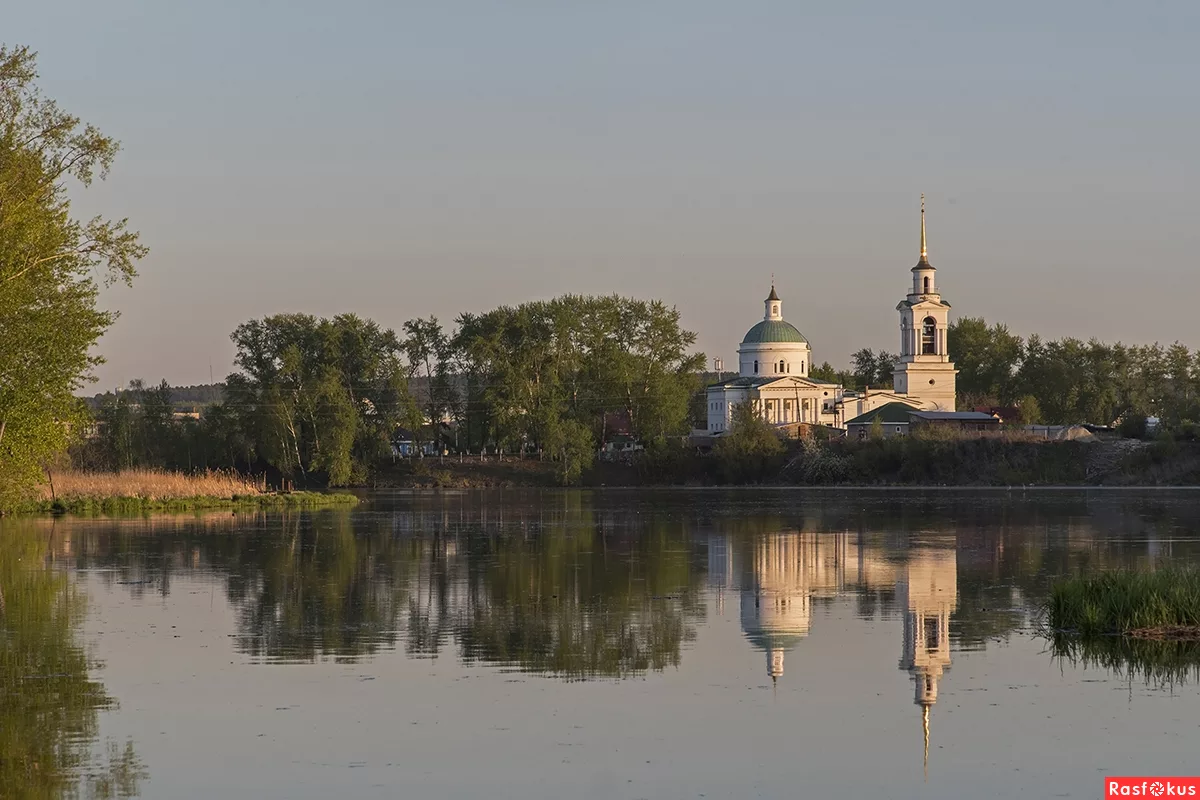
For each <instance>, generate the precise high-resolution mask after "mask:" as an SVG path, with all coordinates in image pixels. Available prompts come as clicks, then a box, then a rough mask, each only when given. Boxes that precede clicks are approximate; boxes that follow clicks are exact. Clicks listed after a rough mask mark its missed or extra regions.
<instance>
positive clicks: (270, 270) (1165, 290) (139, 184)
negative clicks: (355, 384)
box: [0, 0, 1200, 387]
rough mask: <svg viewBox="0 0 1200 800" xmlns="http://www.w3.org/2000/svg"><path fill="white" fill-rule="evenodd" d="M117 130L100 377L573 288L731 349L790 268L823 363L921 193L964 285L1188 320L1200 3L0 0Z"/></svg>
mask: <svg viewBox="0 0 1200 800" xmlns="http://www.w3.org/2000/svg"><path fill="white" fill-rule="evenodd" d="M3 19H4V24H3V30H2V32H0V40H3V41H5V42H6V43H9V44H17V43H20V44H28V45H30V46H32V47H33V48H35V49H36V50H38V51H39V53H40V66H41V72H42V81H41V83H42V86H43V88H44V90H45V91H46V92H47V93H48V94H50V95H51V96H53V97H55V98H57V99H59V100H60V101H61V102H62V103H63V104H64V105H65V106H66V107H67V108H68V109H70V110H72V111H74V112H76V113H78V114H80V115H81V116H83V117H84V118H85V119H87V120H89V121H92V122H95V123H96V124H98V125H99V126H100V127H101V128H102V129H103V130H104V131H106V132H108V133H110V134H112V135H115V136H117V137H118V138H120V139H121V140H122V142H123V144H124V152H123V153H122V156H121V158H120V159H119V161H118V163H117V165H116V168H115V170H114V173H113V175H112V177H111V178H110V179H109V181H108V182H107V183H106V184H105V185H103V186H101V187H99V188H96V189H93V190H91V191H90V192H88V193H87V194H86V195H84V196H83V197H81V198H80V201H79V203H78V206H79V211H80V213H91V212H93V211H103V212H104V213H107V214H110V215H115V216H120V215H128V216H129V217H130V218H131V221H132V223H133V225H134V226H135V227H136V228H138V229H140V230H141V231H142V233H143V236H144V238H145V241H146V242H147V243H148V244H149V245H150V246H151V247H152V248H153V252H152V254H151V256H150V258H148V259H147V260H146V261H145V262H144V263H143V265H142V277H141V278H140V279H139V280H138V282H137V283H136V284H135V286H134V288H132V289H119V290H115V291H112V292H110V293H108V294H106V296H105V301H106V302H107V303H109V304H111V305H112V306H114V307H116V308H119V309H120V310H121V311H122V314H123V316H122V318H121V320H120V321H119V322H118V323H117V325H116V327H115V328H114V329H113V330H112V331H111V332H110V334H109V335H107V336H106V337H105V339H104V340H103V341H102V342H101V350H102V352H103V354H104V355H105V356H106V357H107V358H108V359H109V363H108V364H107V365H106V366H104V367H102V368H101V370H100V371H99V375H100V377H101V381H102V386H105V387H110V386H113V385H115V384H117V383H123V382H124V381H127V380H128V379H130V378H133V377H138V376H141V377H145V378H147V379H158V378H160V377H166V378H167V379H168V380H170V381H172V382H173V383H190V382H200V381H207V379H208V370H209V363H210V361H211V363H212V365H213V369H214V371H215V373H216V375H217V376H218V377H220V376H222V375H223V374H224V373H225V372H227V371H228V369H229V364H230V361H231V356H232V347H231V345H230V342H229V339H228V334H229V332H230V331H231V330H232V329H233V327H234V326H235V325H237V324H238V323H239V322H241V321H243V320H246V319H249V318H252V317H259V316H262V315H265V314H269V313H275V312H281V311H309V312H312V313H316V314H322V315H328V314H334V313H338V312H343V311H354V312H357V313H359V314H362V315H365V316H370V317H374V318H376V319H378V320H379V321H380V322H382V323H384V324H386V325H388V326H392V327H396V328H399V327H400V325H401V323H402V322H403V321H404V320H405V319H408V318H411V317H414V316H418V315H421V316H425V315H429V314H436V315H437V316H439V317H440V318H442V319H443V320H445V321H447V322H449V321H451V320H452V319H453V318H454V317H455V316H456V315H457V314H458V313H459V312H460V311H463V310H471V311H480V310H484V309H486V308H490V307H492V306H494V305H496V304H499V303H517V302H520V301H522V300H526V299H532V298H544V297H550V296H553V295H555V294H560V293H563V292H601V293H607V292H619V293H621V294H632V295H639V296H646V297H659V298H662V299H664V300H667V301H668V302H671V303H674V304H676V305H677V306H678V307H679V308H680V310H681V311H682V312H683V315H684V321H685V324H686V325H687V326H688V327H690V328H691V329H693V330H696V331H697V332H698V333H699V336H700V338H699V342H698V346H699V347H700V348H701V349H703V350H704V351H706V352H707V353H708V355H709V357H710V359H711V357H712V356H714V355H719V356H723V357H724V358H725V361H726V363H727V364H729V363H733V361H734V358H733V357H734V350H735V348H736V345H737V342H738V341H740V338H741V336H742V334H743V333H744V332H745V330H746V329H747V328H748V327H749V326H750V325H751V324H753V323H754V322H755V321H756V320H757V319H758V318H759V317H760V316H761V312H762V305H761V300H762V298H763V297H764V296H765V295H766V292H767V289H768V284H769V281H770V275H771V273H772V272H775V273H776V274H777V280H778V286H779V291H780V294H781V295H782V296H783V299H784V303H785V305H784V312H785V315H786V316H787V318H788V319H789V320H790V321H792V322H794V323H795V324H796V325H797V326H798V327H799V328H800V329H801V330H802V331H803V332H804V333H805V334H806V336H808V338H809V339H810V340H811V343H812V347H813V354H814V357H815V358H816V360H818V361H821V360H825V359H829V360H830V361H832V362H834V363H835V364H841V363H845V362H846V360H847V358H848V356H849V354H850V353H851V352H852V351H853V350H855V349H857V348H859V347H863V346H870V347H874V348H880V347H885V348H888V349H890V350H895V349H896V346H897V341H896V340H897V339H898V334H897V333H896V330H897V316H896V313H895V311H894V307H895V304H896V302H897V301H898V300H899V299H901V297H902V295H903V292H904V290H905V287H906V285H907V282H908V280H909V271H908V270H909V267H911V266H912V264H913V263H914V262H915V259H916V255H917V203H918V195H919V193H920V192H922V191H924V192H926V193H927V195H928V198H929V200H928V207H929V236H930V256H931V260H932V261H933V263H934V265H935V266H937V267H938V268H939V270H940V272H939V279H940V284H941V287H942V290H943V292H944V296H945V297H946V299H947V300H949V301H950V302H951V303H952V304H953V306H954V309H955V312H956V313H957V314H965V315H983V316H986V317H987V318H988V319H989V320H1002V321H1005V322H1007V323H1008V324H1009V325H1010V326H1011V327H1012V328H1013V329H1014V330H1016V331H1017V332H1019V333H1022V334H1027V333H1030V332H1034V331H1037V332H1041V333H1043V334H1046V335H1049V336H1062V335H1075V336H1080V337H1084V338H1086V337H1089V336H1098V337H1100V338H1103V339H1110V340H1111V339H1121V340H1124V341H1127V342H1147V341H1154V340H1162V341H1164V342H1169V341H1173V340H1175V339H1180V340H1183V341H1185V342H1188V343H1190V344H1193V345H1198V346H1200V322H1198V320H1197V314H1196V311H1195V306H1196V299H1195V298H1196V296H1197V294H1198V293H1200V277H1198V276H1197V275H1196V273H1197V267H1198V266H1200V265H1198V264H1197V259H1196V255H1195V254H1196V252H1197V250H1198V247H1200V230H1198V226H1197V224H1196V220H1197V216H1198V213H1197V212H1198V211H1200V202H1198V200H1197V195H1196V189H1195V187H1196V186H1197V184H1198V182H1200V160H1198V158H1197V155H1196V151H1195V142H1197V141H1200V97H1198V94H1200V90H1198V89H1197V86H1198V81H1197V79H1198V78H1200V69H1198V68H1200V55H1198V54H1200V47H1197V45H1196V43H1197V41H1200V4H1197V3H1194V2H1175V3H1149V2H1147V3H1101V2H1055V3H1045V2H1040V3H1032V2H1011V3H1004V4H994V3H993V4H983V3H971V4H966V3H952V2H944V3H942V2H926V3H903V4H901V3H883V2H879V3H850V2H846V3H821V4H807V3H800V2H795V0H790V1H788V2H751V1H750V0H747V1H746V2H739V3H730V2H709V1H708V0H686V2H684V1H683V0H679V1H672V2H666V1H664V2H624V1H623V0H621V1H614V2H608V3H596V2H588V3H584V2H557V3H550V2H507V3H502V2H465V0H464V1H462V2H454V1H453V0H442V1H441V2H436V3H435V2H427V3H399V2H398V3H382V2H341V3H333V2H326V3H312V2H248V1H246V2H231V1H229V0H210V2H206V3H186V4H185V3H180V2H163V1H159V2H151V1H150V0H146V1H145V2H134V1H133V0H109V1H108V2H104V3H96V2H90V1H89V0H70V1H68V0H42V2H38V3H24V4H20V5H15V6H14V5H11V4H10V7H8V8H6V9H5V11H4V13H3Z"/></svg>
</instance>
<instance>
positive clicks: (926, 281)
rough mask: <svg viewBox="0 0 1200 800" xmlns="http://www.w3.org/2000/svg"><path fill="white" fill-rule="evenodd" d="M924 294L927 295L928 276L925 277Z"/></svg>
mask: <svg viewBox="0 0 1200 800" xmlns="http://www.w3.org/2000/svg"><path fill="white" fill-rule="evenodd" d="M925 294H929V276H928V275H926V276H925Z"/></svg>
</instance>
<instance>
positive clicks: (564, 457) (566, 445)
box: [546, 419, 596, 486]
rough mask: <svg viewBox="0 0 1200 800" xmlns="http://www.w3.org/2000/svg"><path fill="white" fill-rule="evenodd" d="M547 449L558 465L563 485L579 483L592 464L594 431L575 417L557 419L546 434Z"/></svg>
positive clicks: (593, 457) (594, 448) (593, 458)
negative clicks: (574, 418)
mask: <svg viewBox="0 0 1200 800" xmlns="http://www.w3.org/2000/svg"><path fill="white" fill-rule="evenodd" d="M546 449H547V450H548V451H550V453H551V454H552V456H553V458H554V460H555V463H556V465H557V467H558V470H557V471H558V480H559V482H560V483H562V485H563V486H572V485H574V484H576V483H579V478H580V477H581V476H582V475H583V471H584V470H585V469H587V468H588V467H590V466H591V465H592V462H593V461H594V460H595V456H596V444H595V442H593V441H592V431H591V429H590V428H589V427H588V426H587V425H584V424H583V423H581V422H577V421H576V420H573V419H567V420H561V421H557V422H555V423H554V424H552V425H551V426H550V429H549V430H548V431H547V434H546Z"/></svg>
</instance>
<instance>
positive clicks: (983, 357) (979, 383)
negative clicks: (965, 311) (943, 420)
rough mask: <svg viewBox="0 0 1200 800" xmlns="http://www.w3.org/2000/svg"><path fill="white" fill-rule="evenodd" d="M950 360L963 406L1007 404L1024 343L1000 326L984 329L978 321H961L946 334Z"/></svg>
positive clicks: (978, 318) (984, 326)
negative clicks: (954, 369)
mask: <svg viewBox="0 0 1200 800" xmlns="http://www.w3.org/2000/svg"><path fill="white" fill-rule="evenodd" d="M947 338H948V344H949V348H950V360H951V361H953V362H954V365H955V366H956V367H957V368H958V376H957V379H956V385H957V388H958V394H959V396H960V397H963V398H964V399H966V398H971V399H972V400H974V402H971V401H969V400H967V401H965V402H964V405H989V404H1000V403H1009V402H1011V401H1012V400H1013V399H1014V397H1013V392H1014V389H1015V387H1014V385H1013V378H1014V376H1015V374H1016V369H1017V366H1018V364H1019V363H1020V361H1021V356H1022V353H1023V347H1024V343H1023V342H1022V341H1021V337H1019V336H1014V335H1013V334H1011V333H1009V331H1008V328H1007V327H1005V326H1004V325H1001V324H1000V323H996V324H995V325H993V326H991V327H988V324H987V322H986V321H984V319H983V318H982V317H961V318H959V319H957V320H955V321H954V322H952V323H950V328H949V330H948V331H947Z"/></svg>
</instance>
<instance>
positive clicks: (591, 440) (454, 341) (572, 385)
mask: <svg viewBox="0 0 1200 800" xmlns="http://www.w3.org/2000/svg"><path fill="white" fill-rule="evenodd" d="M402 330H403V335H400V334H397V333H396V332H395V331H393V330H390V329H385V328H383V327H381V326H380V325H379V324H378V323H376V322H374V321H372V320H366V319H362V318H360V317H358V316H355V315H353V314H343V315H339V316H336V317H334V318H332V319H319V318H317V317H314V316H311V315H307V314H280V315H275V316H270V317H265V318H263V319H261V320H251V321H249V322H246V323H243V324H242V325H239V326H238V327H237V329H236V330H235V331H234V332H233V334H232V336H231V338H232V340H233V343H234V347H235V351H236V355H235V359H234V363H235V366H236V367H237V371H235V372H234V373H233V374H231V375H229V377H228V378H227V379H226V381H225V386H224V392H223V398H222V399H221V401H220V402H218V403H214V404H211V405H208V406H206V407H205V409H204V413H203V414H202V415H201V416H200V418H199V419H191V418H184V419H176V418H175V414H174V405H173V398H172V390H171V387H170V386H168V385H167V384H166V383H165V382H164V383H162V384H159V385H158V386H149V385H146V384H145V383H143V382H142V381H133V382H132V383H131V384H130V387H129V390H128V391H123V392H119V393H115V394H112V395H107V396H104V397H103V398H102V399H101V402H100V407H99V409H98V410H97V411H96V412H95V427H94V430H93V435H92V436H91V438H90V439H89V440H88V441H87V443H86V444H85V445H84V446H81V447H79V448H77V454H76V461H77V463H78V464H80V465H82V466H86V467H89V468H95V469H122V468H132V467H157V468H165V469H186V470H196V469H221V468H232V469H243V470H259V471H263V470H267V471H273V472H275V473H278V475H280V476H281V477H284V478H286V479H288V480H291V481H304V482H320V483H330V484H333V485H349V484H360V483H363V482H365V481H366V480H367V479H368V476H369V475H370V474H371V472H372V471H373V470H374V469H375V468H376V467H377V466H379V465H380V464H382V463H385V462H387V461H389V460H391V459H392V458H393V457H394V455H395V453H396V452H397V450H398V446H399V444H400V443H401V440H403V441H406V442H407V441H412V442H413V443H414V444H415V445H416V446H418V447H420V446H421V445H429V446H430V448H431V449H432V451H434V452H439V453H440V452H444V451H447V450H455V451H459V452H462V451H467V452H482V451H489V452H495V451H502V452H509V453H521V454H536V455H538V456H539V457H544V458H548V459H550V460H552V461H554V462H555V463H556V464H557V465H558V468H559V472H560V474H561V477H562V479H563V480H564V481H565V482H573V481H575V480H577V479H578V478H579V476H580V474H581V473H582V471H583V470H584V469H585V468H586V467H587V466H588V465H589V464H590V463H591V460H592V458H593V455H594V452H595V450H596V448H597V446H598V445H599V444H601V443H603V442H604V441H605V440H606V439H607V438H608V437H609V435H610V434H611V431H609V430H608V425H609V420H610V418H611V417H612V414H613V413H614V412H615V413H617V414H618V416H619V417H620V419H622V420H623V421H624V423H626V424H628V426H629V428H630V431H631V433H632V434H633V435H635V436H636V437H637V438H639V439H640V440H642V441H646V442H655V441H658V442H661V441H665V440H666V439H668V438H669V437H677V436H682V435H685V434H686V433H687V432H688V431H689V430H690V427H691V420H690V417H689V407H690V401H691V400H692V397H693V395H694V394H695V393H696V392H697V390H698V389H699V388H700V378H699V370H700V369H701V367H702V366H703V363H704V356H703V354H700V353H692V352H691V347H692V345H693V344H694V343H695V339H696V336H695V334H694V333H693V332H691V331H687V330H684V329H683V328H682V327H681V325H680V317H679V312H678V311H677V310H676V309H674V308H670V307H668V306H666V305H665V304H664V303H661V302H658V301H645V300H638V299H633V298H625V297H617V296H607V297H584V296H578V295H567V296H564V297H559V298H556V299H554V300H549V301H538V302H529V303H523V304H521V305H518V306H502V307H500V308H497V309H494V310H492V311H489V312H487V313H484V314H479V315H475V314H463V315H461V316H460V317H459V318H458V320H457V322H456V325H455V327H454V329H453V330H451V331H447V330H446V329H445V328H444V327H443V326H442V324H441V323H440V322H439V321H438V320H437V319H436V318H434V317H429V318H427V319H414V320H409V321H408V322H406V323H404V325H403V328H402Z"/></svg>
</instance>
